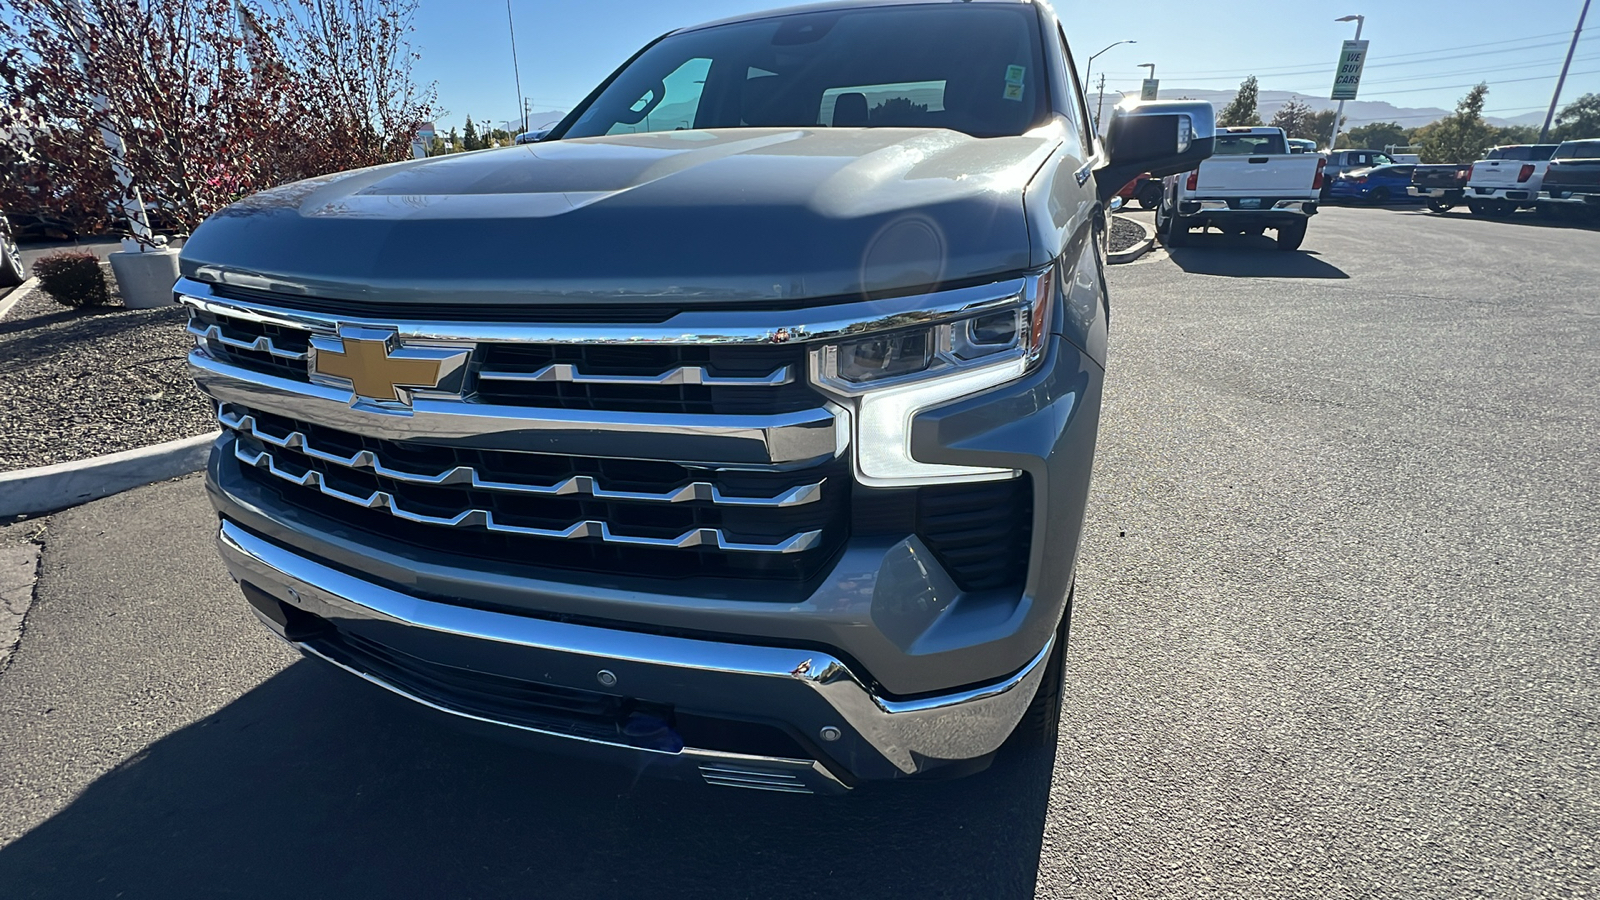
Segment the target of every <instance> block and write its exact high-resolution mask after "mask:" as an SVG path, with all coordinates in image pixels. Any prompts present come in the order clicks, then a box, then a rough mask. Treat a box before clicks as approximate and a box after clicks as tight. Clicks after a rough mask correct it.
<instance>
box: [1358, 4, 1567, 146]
mask: <svg viewBox="0 0 1600 900" xmlns="http://www.w3.org/2000/svg"><path fill="white" fill-rule="evenodd" d="M1584 2H1585V3H1587V2H1589V0H1584ZM1352 19H1354V20H1355V23H1356V37H1355V39H1356V40H1358V41H1359V40H1361V26H1363V25H1365V24H1367V17H1366V16H1345V17H1344V18H1342V19H1335V20H1334V21H1336V22H1349V21H1350V20H1352ZM1343 118H1344V101H1343V100H1340V101H1339V109H1338V111H1337V112H1335V113H1334V114H1333V133H1332V134H1330V135H1328V152H1329V153H1332V152H1333V151H1334V150H1337V149H1338V146H1339V121H1340V120H1341V119H1343Z"/></svg>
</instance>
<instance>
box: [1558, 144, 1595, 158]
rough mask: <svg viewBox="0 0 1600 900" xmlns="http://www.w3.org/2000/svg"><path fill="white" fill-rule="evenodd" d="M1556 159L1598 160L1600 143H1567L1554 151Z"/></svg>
mask: <svg viewBox="0 0 1600 900" xmlns="http://www.w3.org/2000/svg"><path fill="white" fill-rule="evenodd" d="M1555 158H1556V159H1600V141H1567V142H1566V143H1565V144H1562V145H1561V147H1560V149H1558V150H1556V157H1555Z"/></svg>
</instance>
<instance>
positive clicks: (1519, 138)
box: [1494, 125, 1539, 147]
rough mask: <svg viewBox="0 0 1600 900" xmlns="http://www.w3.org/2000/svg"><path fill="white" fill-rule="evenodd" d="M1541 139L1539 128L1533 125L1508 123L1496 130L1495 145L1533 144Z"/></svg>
mask: <svg viewBox="0 0 1600 900" xmlns="http://www.w3.org/2000/svg"><path fill="white" fill-rule="evenodd" d="M1538 140H1539V129H1537V128H1534V127H1533V126H1532V125H1507V126H1506V127H1504V128H1496V129H1495V130H1494V145H1495V146H1496V147H1498V146H1500V145H1501V144H1533V143H1537V142H1538Z"/></svg>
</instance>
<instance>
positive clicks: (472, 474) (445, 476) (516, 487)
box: [217, 406, 827, 509]
mask: <svg viewBox="0 0 1600 900" xmlns="http://www.w3.org/2000/svg"><path fill="white" fill-rule="evenodd" d="M217 421H218V422H219V423H221V424H222V426H223V427H225V428H228V429H230V430H232V431H235V432H238V433H239V434H245V435H249V436H250V437H252V438H255V439H256V440H258V441H260V442H262V443H264V444H271V445H272V446H274V447H282V448H283V449H285V450H297V451H299V452H301V453H304V454H305V455H306V456H309V457H311V458H312V459H316V460H321V461H322V462H325V463H332V464H333V465H336V466H343V467H345V468H347V469H368V470H370V471H371V472H372V473H373V474H375V475H381V476H383V477H384V478H392V479H394V480H395V481H400V482H404V483H406V484H425V485H438V486H444V485H464V486H468V487H474V488H481V489H483V490H488V491H503V492H506V493H515V494H534V495H539V496H549V497H556V496H569V495H574V494H587V495H588V496H591V497H594V498H595V499H597V500H637V501H642V502H647V503H687V502H689V501H693V500H709V501H711V502H712V503H713V504H716V505H717V506H758V507H767V508H772V509H778V508H784V507H791V506H801V505H803V504H806V503H812V502H815V501H816V500H818V499H819V498H821V496H822V485H823V484H824V483H825V482H826V481H827V479H823V480H822V481H818V482H816V483H815V484H803V485H799V486H798V487H794V488H790V489H789V490H786V491H784V492H783V493H781V494H778V495H776V496H772V497H740V496H730V495H727V494H724V493H722V491H721V490H720V489H719V488H718V487H717V486H716V485H714V484H711V483H709V482H705V481H696V482H693V483H691V484H686V485H684V486H682V487H680V488H675V489H673V490H670V491H663V492H659V493H657V492H652V491H613V490H607V489H606V488H603V487H601V486H600V485H599V483H598V482H597V481H596V480H595V479H594V478H593V477H592V476H589V475H574V476H572V477H571V478H568V479H566V480H564V481H561V482H558V483H556V484H549V485H545V484H524V483H520V482H509V481H494V480H491V479H486V478H483V477H482V476H480V475H479V474H478V471H477V469H474V468H473V467H471V466H456V467H454V468H452V469H447V470H445V471H443V472H440V473H438V474H436V475H423V474H419V473H417V472H407V471H404V470H401V469H393V468H390V467H389V466H387V465H384V463H383V460H381V459H380V458H379V457H378V455H377V454H376V453H374V452H372V451H371V450H359V451H357V452H355V453H353V454H350V455H348V456H347V455H344V454H339V453H330V452H328V451H327V450H322V449H319V448H318V447H316V446H314V445H313V444H312V442H311V441H310V439H308V438H307V437H306V435H305V432H302V431H291V432H289V433H288V434H286V435H282V436H279V435H276V434H273V433H271V432H269V431H267V430H265V429H263V428H262V427H261V425H260V423H258V422H257V421H256V418H255V416H252V415H250V414H248V413H239V412H234V411H232V410H231V409H229V408H228V407H226V406H224V407H223V408H222V410H221V412H219V413H218V414H217Z"/></svg>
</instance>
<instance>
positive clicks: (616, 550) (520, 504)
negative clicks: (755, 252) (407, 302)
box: [218, 404, 850, 581]
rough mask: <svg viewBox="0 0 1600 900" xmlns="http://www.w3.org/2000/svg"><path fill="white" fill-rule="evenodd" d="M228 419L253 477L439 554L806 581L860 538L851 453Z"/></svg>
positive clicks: (260, 416)
mask: <svg viewBox="0 0 1600 900" xmlns="http://www.w3.org/2000/svg"><path fill="white" fill-rule="evenodd" d="M218 419H219V422H220V423H221V424H222V425H223V426H224V427H225V428H227V429H228V430H229V431H230V432H232V433H233V434H234V435H235V440H234V442H233V444H232V447H231V450H230V453H231V455H232V457H233V458H234V460H236V461H237V462H238V463H239V470H240V471H241V473H242V474H244V475H245V477H247V478H251V479H254V480H256V481H257V482H258V483H261V484H264V485H270V486H271V487H272V489H274V490H276V491H278V493H279V496H281V497H282V498H283V499H284V500H285V501H287V502H289V503H291V504H294V505H297V506H300V507H303V508H307V509H310V510H312V511H314V512H317V513H319V514H322V515H325V516H329V517H331V518H335V519H337V520H339V521H341V522H343V523H346V524H348V525H351V526H354V527H357V528H360V529H362V530H365V531H370V532H373V533H375V534H379V535H382V536H384V537H389V538H395V539H399V540H402V541H404V542H408V543H412V544H416V545H419V546H423V547H426V548H428V549H431V550H446V551H450V552H456V553H461V554H463V555H469V556H477V557H484V558H491V559H498V560H502V561H505V562H510V563H518V564H527V565H535V566H546V567H552V568H560V569H580V570H584V571H600V572H608V573H611V574H628V573H633V574H649V575H651V576H656V577H663V576H664V577H698V576H712V577H716V576H723V577H741V578H751V577H754V578H774V579H779V580H787V581H804V580H806V579H809V578H810V577H812V576H814V575H815V574H817V572H818V571H819V570H820V568H821V566H823V565H824V564H825V563H826V562H827V561H828V560H829V559H830V558H831V557H832V554H833V553H834V552H835V551H836V550H837V549H838V547H839V545H840V544H841V543H842V541H843V540H844V538H845V535H846V532H847V531H848V527H847V524H846V522H845V518H846V516H847V515H848V494H849V490H850V487H849V484H850V479H849V473H848V471H847V470H846V469H845V462H844V461H843V460H833V461H830V462H829V463H827V464H825V465H822V466H816V467H812V468H808V469H802V470H798V471H791V472H777V471H750V472H711V471H706V470H693V469H690V468H688V467H685V466H681V465H678V464H674V463H665V462H655V461H642V460H626V459H591V458H580V457H569V456H559V455H553V454H533V453H522V452H515V451H478V450H466V449H462V448H452V447H436V446H425V445H418V444H414V443H410V442H393V441H383V440H377V439H373V438H369V437H363V436H360V435H355V434H351V433H347V432H343V431H339V430H336V429H332V428H328V427H325V426H320V425H316V424H314V423H309V422H300V421H295V420H291V419H287V418H285V417H282V416H277V415H272V414H268V413H264V412H261V411H259V410H250V409H246V408H243V407H240V406H237V405H234V404H224V405H223V406H222V408H221V411H220V414H219V416H218Z"/></svg>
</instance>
